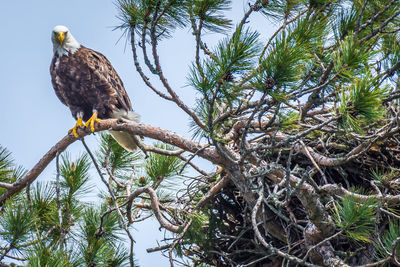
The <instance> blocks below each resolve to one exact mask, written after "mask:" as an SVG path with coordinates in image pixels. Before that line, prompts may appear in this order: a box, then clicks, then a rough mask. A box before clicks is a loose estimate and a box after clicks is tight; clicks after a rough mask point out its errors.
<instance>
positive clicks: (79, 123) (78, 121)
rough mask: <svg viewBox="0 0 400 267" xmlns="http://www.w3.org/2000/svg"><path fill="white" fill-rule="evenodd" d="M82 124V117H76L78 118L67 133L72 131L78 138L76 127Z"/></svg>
mask: <svg viewBox="0 0 400 267" xmlns="http://www.w3.org/2000/svg"><path fill="white" fill-rule="evenodd" d="M82 126H84V124H83V122H82V118H78V120H77V121H76V124H75V126H74V127H73V128H71V129H70V130H69V131H68V133H73V135H74V136H75V137H76V138H78V133H77V132H76V129H78V127H82Z"/></svg>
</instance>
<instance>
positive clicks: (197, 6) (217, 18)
mask: <svg viewBox="0 0 400 267" xmlns="http://www.w3.org/2000/svg"><path fill="white" fill-rule="evenodd" d="M187 2H188V13H189V15H190V17H192V18H194V19H195V20H201V21H202V25H203V28H204V29H206V30H209V31H212V32H220V33H221V32H224V31H225V30H227V29H229V28H230V26H231V20H229V19H227V18H226V17H225V16H224V11H227V10H229V9H230V5H231V1H230V0H188V1H187Z"/></svg>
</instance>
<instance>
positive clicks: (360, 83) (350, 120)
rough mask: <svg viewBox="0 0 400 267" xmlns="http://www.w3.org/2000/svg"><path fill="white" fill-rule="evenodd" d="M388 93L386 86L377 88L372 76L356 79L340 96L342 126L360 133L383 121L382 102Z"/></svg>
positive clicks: (367, 75)
mask: <svg viewBox="0 0 400 267" xmlns="http://www.w3.org/2000/svg"><path fill="white" fill-rule="evenodd" d="M386 92H387V90H386V87H385V86H382V87H380V88H379V87H376V86H375V79H374V78H372V77H371V75H370V74H366V75H364V76H362V77H360V78H356V79H355V80H354V81H353V83H352V84H351V85H350V86H349V87H348V88H345V89H343V92H342V93H341V94H340V107H339V114H340V115H341V119H340V120H339V122H340V124H341V126H342V127H343V128H344V129H352V130H353V131H355V132H358V133H360V132H362V131H363V128H364V127H366V126H368V125H370V124H371V123H374V122H377V121H379V120H380V119H382V118H383V115H384V108H383V106H382V100H383V98H384V96H385V93H386Z"/></svg>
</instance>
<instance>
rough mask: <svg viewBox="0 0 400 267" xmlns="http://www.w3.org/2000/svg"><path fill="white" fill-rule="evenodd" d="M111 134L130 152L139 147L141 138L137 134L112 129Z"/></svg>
mask: <svg viewBox="0 0 400 267" xmlns="http://www.w3.org/2000/svg"><path fill="white" fill-rule="evenodd" d="M110 134H111V135H112V137H114V139H115V141H117V142H118V144H120V146H122V147H123V148H124V149H126V150H128V151H130V152H133V151H135V150H136V149H137V144H138V142H139V140H138V139H137V137H136V136H135V135H133V134H130V133H127V132H120V131H110Z"/></svg>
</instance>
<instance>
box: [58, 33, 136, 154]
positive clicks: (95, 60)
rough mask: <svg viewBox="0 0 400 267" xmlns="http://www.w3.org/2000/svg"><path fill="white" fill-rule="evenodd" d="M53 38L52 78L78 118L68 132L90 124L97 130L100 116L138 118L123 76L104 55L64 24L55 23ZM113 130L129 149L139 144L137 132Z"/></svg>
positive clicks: (62, 98) (102, 117) (116, 137)
mask: <svg viewBox="0 0 400 267" xmlns="http://www.w3.org/2000/svg"><path fill="white" fill-rule="evenodd" d="M51 40H52V42H53V51H54V56H53V60H52V61H51V65H50V74H51V81H52V84H53V87H54V90H55V92H56V95H57V97H58V98H59V99H60V100H61V102H62V103H63V104H65V105H66V106H68V107H69V109H70V110H71V113H72V116H73V117H74V118H75V119H76V120H77V122H76V124H75V126H74V127H73V128H72V129H70V130H69V133H72V134H74V136H75V137H78V134H77V128H78V127H87V128H89V129H90V130H91V131H92V132H94V125H95V123H97V122H100V119H108V118H126V119H130V120H134V121H138V120H139V116H138V115H137V114H136V113H135V112H133V111H132V105H131V101H130V100H129V97H128V94H127V93H126V91H125V88H124V85H123V83H122V81H121V78H120V77H119V76H118V74H117V72H116V71H115V69H114V68H113V67H112V65H111V63H110V62H109V61H108V60H107V58H106V57H105V56H103V55H102V54H100V53H99V52H96V51H94V50H92V49H89V48H86V47H84V46H83V45H80V44H79V43H78V42H77V41H76V40H75V38H74V37H73V36H72V34H71V32H70V31H69V30H68V28H67V27H65V26H56V27H54V29H53V32H52V35H51ZM83 122H86V123H85V124H83ZM110 132H111V134H112V136H113V137H114V139H115V140H116V141H117V142H118V143H119V144H120V145H121V146H122V147H123V148H125V149H126V150H129V151H133V150H135V149H136V148H137V143H138V138H137V137H136V136H134V135H131V134H129V133H126V132H118V131H110Z"/></svg>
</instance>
